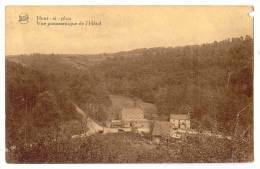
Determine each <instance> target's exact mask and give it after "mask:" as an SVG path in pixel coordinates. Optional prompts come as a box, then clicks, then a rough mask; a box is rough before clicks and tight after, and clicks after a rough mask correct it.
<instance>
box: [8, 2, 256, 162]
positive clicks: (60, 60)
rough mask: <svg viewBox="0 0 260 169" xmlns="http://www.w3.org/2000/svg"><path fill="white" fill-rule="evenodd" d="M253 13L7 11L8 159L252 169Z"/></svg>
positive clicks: (194, 9)
mask: <svg viewBox="0 0 260 169" xmlns="http://www.w3.org/2000/svg"><path fill="white" fill-rule="evenodd" d="M252 11H253V7H252V6H7V7H6V11H5V12H6V13H5V18H6V23H5V24H6V26H5V27H6V42H5V43H6V46H5V48H6V58H5V76H6V79H5V81H6V89H5V90H6V96H5V101H6V161H7V163H226V162H228V163H233V162H252V161H253V160H254V147H253V145H254V144H253V60H254V59H253V58H254V57H253V47H254V43H253V39H254V36H253V18H252V17H251V16H250V15H249V13H250V12H252Z"/></svg>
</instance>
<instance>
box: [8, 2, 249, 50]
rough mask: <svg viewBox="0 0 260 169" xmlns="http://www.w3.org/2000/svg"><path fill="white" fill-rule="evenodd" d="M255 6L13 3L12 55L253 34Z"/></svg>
mask: <svg viewBox="0 0 260 169" xmlns="http://www.w3.org/2000/svg"><path fill="white" fill-rule="evenodd" d="M251 10H252V8H251V7H246V6H244V7H241V6H240V7H239V6H237V7H231V6H229V7H209V6H204V7H202V6H201V7H199V6H197V7H195V6H188V7H187V6H186V7H185V6H157V7H156V6H125V7H122V6H99V7H93V6H92V7H89V6H78V7H76V6H74V7H7V8H6V54H7V55H12V54H30V53H69V54H73V53H75V54H80V53H81V54H87V53H104V52H106V53H110V52H117V51H123V50H131V49H136V48H150V47H160V46H163V47H168V46H182V45H188V44H201V43H206V42H212V41H214V40H223V39H225V38H229V37H238V36H241V35H242V36H243V35H251V36H252V35H253V22H252V21H253V20H252V18H251V17H249V15H248V13H249V12H250V11H251ZM25 14H27V15H28V16H29V22H28V23H27V24H21V23H19V21H18V20H19V15H21V16H24V15H25ZM37 16H41V17H49V18H53V17H56V21H55V22H61V21H59V18H61V17H63V16H65V17H67V18H71V21H66V22H77V23H78V22H79V21H83V22H85V21H88V20H95V21H97V22H100V21H101V26H64V25H56V26H39V25H37ZM43 22H46V21H41V23H43ZM47 22H49V23H50V22H54V21H52V20H50V19H48V21H47ZM62 22H63V23H64V22H65V21H62Z"/></svg>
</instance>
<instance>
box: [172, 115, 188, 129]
mask: <svg viewBox="0 0 260 169" xmlns="http://www.w3.org/2000/svg"><path fill="white" fill-rule="evenodd" d="M170 123H171V127H172V128H173V129H182V130H187V129H190V115H189V114H171V115H170Z"/></svg>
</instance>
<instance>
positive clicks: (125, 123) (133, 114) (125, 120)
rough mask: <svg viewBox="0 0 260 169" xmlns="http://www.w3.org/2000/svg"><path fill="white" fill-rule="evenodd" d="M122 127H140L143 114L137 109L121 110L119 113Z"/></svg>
mask: <svg viewBox="0 0 260 169" xmlns="http://www.w3.org/2000/svg"><path fill="white" fill-rule="evenodd" d="M119 120H121V123H122V127H139V128H140V127H142V126H140V125H141V124H140V123H141V122H142V121H143V120H144V112H143V110H142V109H141V108H139V107H130V108H123V109H122V110H121V112H120V113H119Z"/></svg>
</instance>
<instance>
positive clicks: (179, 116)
mask: <svg viewBox="0 0 260 169" xmlns="http://www.w3.org/2000/svg"><path fill="white" fill-rule="evenodd" d="M170 119H178V120H189V119H190V116H189V115H188V114H171V115H170Z"/></svg>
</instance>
